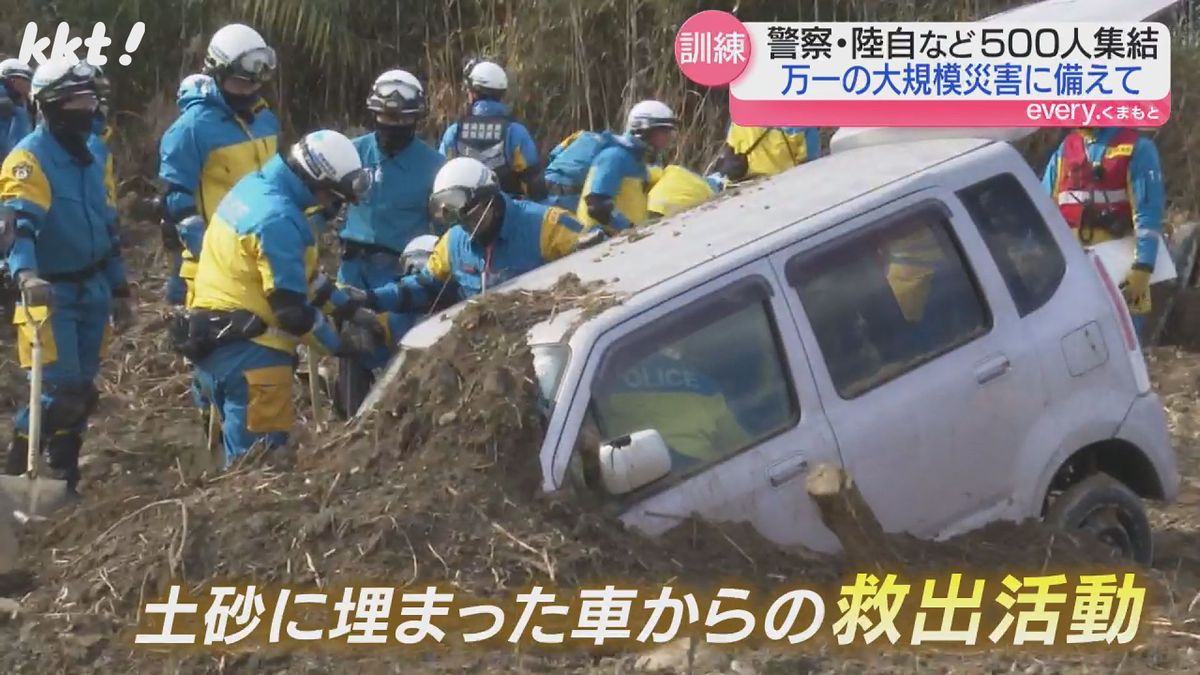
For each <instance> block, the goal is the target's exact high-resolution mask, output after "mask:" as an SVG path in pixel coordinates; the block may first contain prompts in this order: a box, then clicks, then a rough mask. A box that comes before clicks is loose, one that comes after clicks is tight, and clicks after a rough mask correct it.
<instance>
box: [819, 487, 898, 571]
mask: <svg viewBox="0 0 1200 675" xmlns="http://www.w3.org/2000/svg"><path fill="white" fill-rule="evenodd" d="M806 488H807V490H808V494H809V495H811V496H812V498H813V501H815V502H816V503H817V508H818V509H819V510H820V513H821V521H822V522H823V523H825V526H826V527H828V528H829V529H830V530H832V531H833V533H834V534H835V535H837V538H838V541H840V542H841V544H842V549H843V550H844V552H845V556H846V558H847V559H848V560H849V561H850V562H852V563H892V562H899V560H900V558H899V556H898V555H897V554H896V552H895V551H894V550H893V549H892V547H891V546H890V545H889V543H888V539H887V535H885V534H884V531H883V526H882V525H880V524H879V520H878V519H877V518H876V517H875V514H874V513H873V512H872V511H871V507H870V506H868V505H867V502H866V500H865V499H863V496H862V493H860V492H859V491H858V486H856V485H855V484H854V481H853V479H851V478H850V475H849V474H847V473H846V472H845V471H843V470H842V469H840V468H839V467H837V466H834V465H832V464H819V465H817V466H816V467H815V468H814V469H813V470H812V472H811V473H809V475H808V481H807V484H806Z"/></svg>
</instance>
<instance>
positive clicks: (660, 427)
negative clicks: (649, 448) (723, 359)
mask: <svg viewBox="0 0 1200 675" xmlns="http://www.w3.org/2000/svg"><path fill="white" fill-rule="evenodd" d="M614 380H615V381H614ZM594 400H595V404H596V408H595V411H596V418H597V423H598V425H599V427H600V429H601V430H602V431H603V432H604V433H603V437H604V438H605V439H606V440H610V439H613V438H619V437H621V436H623V435H625V434H631V433H633V432H635V431H641V430H644V429H654V430H656V431H658V432H659V433H660V434H661V435H662V437H663V440H665V441H666V443H667V446H668V447H670V448H671V455H672V460H673V461H672V470H676V471H677V470H686V469H687V468H690V467H692V466H695V465H698V464H705V463H708V462H711V461H713V460H716V459H720V458H721V457H722V456H724V455H726V454H728V453H729V452H731V451H734V450H737V449H739V448H741V447H743V446H744V445H745V444H746V443H747V442H749V440H750V435H749V434H748V433H747V432H746V430H745V429H744V428H743V427H742V425H741V423H739V422H738V419H737V417H736V415H734V413H733V410H732V409H731V408H730V406H729V404H728V402H727V401H726V399H725V395H724V393H723V392H722V391H721V389H720V388H719V386H718V385H717V383H716V382H715V381H714V380H713V379H712V378H710V377H708V376H706V375H704V374H703V373H701V372H700V371H699V370H697V369H696V368H693V367H692V366H691V364H689V363H688V362H687V361H685V360H683V359H681V358H680V354H679V352H678V350H676V349H672V348H662V349H659V350H658V351H656V352H654V353H652V354H650V355H649V356H648V357H646V358H643V359H641V360H640V362H638V363H637V364H636V365H635V366H634V367H632V368H629V369H628V370H626V371H624V373H622V374H621V375H620V376H619V377H617V378H613V379H610V380H609V381H607V382H603V381H602V383H601V385H600V391H599V392H597V395H596V397H595V399H594Z"/></svg>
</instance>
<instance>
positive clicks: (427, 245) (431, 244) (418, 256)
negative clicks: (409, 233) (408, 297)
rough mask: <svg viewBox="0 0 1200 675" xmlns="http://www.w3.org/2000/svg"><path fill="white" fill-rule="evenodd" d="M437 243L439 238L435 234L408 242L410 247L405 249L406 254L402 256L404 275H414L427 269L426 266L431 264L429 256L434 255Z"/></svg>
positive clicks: (425, 235)
mask: <svg viewBox="0 0 1200 675" xmlns="http://www.w3.org/2000/svg"><path fill="white" fill-rule="evenodd" d="M437 243H438V238H437V235H434V234H423V235H421V236H419V237H415V238H413V240H412V241H410V242H408V246H405V247H404V253H402V254H401V255H400V261H401V265H402V266H403V268H404V274H406V275H408V274H413V273H415V272H419V271H421V270H423V269H425V264H426V263H427V262H429V256H431V255H433V249H435V248H437Z"/></svg>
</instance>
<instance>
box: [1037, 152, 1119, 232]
mask: <svg viewBox="0 0 1200 675" xmlns="http://www.w3.org/2000/svg"><path fill="white" fill-rule="evenodd" d="M1137 140H1138V132H1137V131H1135V130H1133V129H1122V130H1120V131H1118V132H1117V133H1116V134H1114V135H1113V137H1112V138H1110V139H1109V142H1108V146H1107V147H1105V149H1104V155H1103V157H1102V158H1101V159H1100V162H1099V163H1093V162H1092V160H1091V159H1090V158H1089V157H1088V152H1087V141H1086V140H1085V139H1084V137H1083V134H1082V133H1080V132H1078V131H1072V132H1071V133H1070V134H1068V135H1067V138H1066V139H1065V140H1064V141H1063V150H1062V163H1061V164H1060V168H1059V171H1060V172H1061V175H1060V176H1059V181H1058V194H1057V195H1055V196H1056V197H1057V199H1058V208H1059V210H1060V211H1062V214H1063V218H1065V219H1066V220H1067V223H1069V224H1070V225H1071V228H1072V229H1079V227H1080V226H1081V225H1082V224H1083V219H1084V210H1085V208H1086V207H1088V206H1091V207H1093V212H1094V213H1095V215H1097V216H1100V215H1108V214H1110V215H1111V222H1112V223H1113V224H1114V225H1118V226H1120V227H1122V228H1126V229H1129V230H1132V229H1133V206H1132V204H1131V203H1130V201H1129V180H1128V179H1129V160H1130V159H1131V158H1132V157H1133V147H1134V144H1136V143H1137ZM1121 146H1128V148H1129V149H1128V150H1123V151H1121V152H1113V149H1115V148H1119V147H1121ZM1095 224H1096V223H1094V222H1093V223H1092V225H1093V226H1095Z"/></svg>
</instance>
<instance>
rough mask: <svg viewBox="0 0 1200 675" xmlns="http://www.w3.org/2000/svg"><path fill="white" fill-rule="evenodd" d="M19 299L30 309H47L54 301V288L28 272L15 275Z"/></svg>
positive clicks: (23, 271) (22, 271) (24, 271)
mask: <svg viewBox="0 0 1200 675" xmlns="http://www.w3.org/2000/svg"><path fill="white" fill-rule="evenodd" d="M17 284H18V286H19V287H20V289H21V297H22V298H23V300H24V302H26V303H28V305H29V306H30V307H49V306H50V305H51V304H53V301H54V286H52V285H50V282H49V281H46V280H45V279H42V278H40V277H38V276H37V275H35V274H34V273H33V272H30V271H29V270H21V271H20V272H18V273H17Z"/></svg>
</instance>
